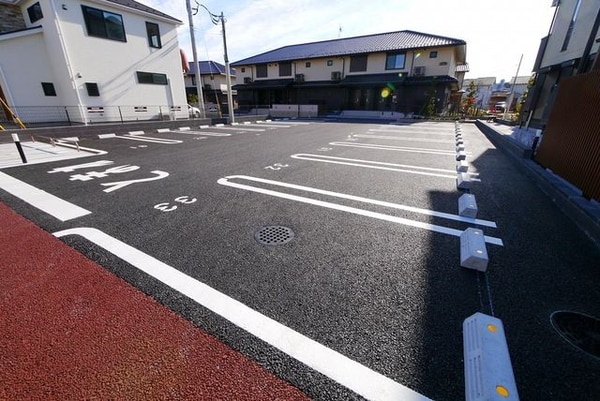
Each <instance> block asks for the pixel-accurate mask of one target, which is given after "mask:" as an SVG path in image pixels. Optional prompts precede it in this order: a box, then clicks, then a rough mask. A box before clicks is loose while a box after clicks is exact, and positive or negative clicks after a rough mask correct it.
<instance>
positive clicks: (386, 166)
mask: <svg viewBox="0 0 600 401" xmlns="http://www.w3.org/2000/svg"><path fill="white" fill-rule="evenodd" d="M290 157H291V158H292V159H301V160H311V161H316V162H323V163H334V164H344V165H347V166H357V167H366V168H374V169H380V170H389V171H400V172H408V173H414V174H419V173H421V172H419V171H414V170H426V171H437V172H439V173H448V174H452V175H443V174H441V175H436V174H427V173H422V174H425V175H434V176H439V177H447V178H454V179H456V170H446V169H441V168H432V167H421V166H411V165H408V164H396V163H385V162H378V161H373V160H361V159H348V158H346V157H335V156H325V155H312V154H309V153H298V154H295V155H292V156H290ZM380 166H381V167H380ZM396 167H404V168H409V169H412V170H403V169H398V168H396ZM467 174H469V175H470V176H478V175H479V174H478V173H467Z"/></svg>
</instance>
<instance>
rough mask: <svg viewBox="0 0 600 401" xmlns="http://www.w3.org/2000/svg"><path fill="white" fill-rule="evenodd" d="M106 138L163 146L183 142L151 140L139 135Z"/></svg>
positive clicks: (148, 137)
mask: <svg viewBox="0 0 600 401" xmlns="http://www.w3.org/2000/svg"><path fill="white" fill-rule="evenodd" d="M108 138H118V139H127V140H130V141H139V142H150V143H161V144H163V145H173V144H177V143H183V141H178V140H176V139H166V138H153V137H150V136H141V135H134V136H127V135H116V136H113V137H108Z"/></svg>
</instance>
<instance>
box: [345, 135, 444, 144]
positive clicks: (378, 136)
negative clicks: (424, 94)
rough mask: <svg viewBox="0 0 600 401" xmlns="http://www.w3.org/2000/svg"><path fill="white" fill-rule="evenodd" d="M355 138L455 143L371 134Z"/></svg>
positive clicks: (442, 141) (442, 140)
mask: <svg viewBox="0 0 600 401" xmlns="http://www.w3.org/2000/svg"><path fill="white" fill-rule="evenodd" d="M352 136H353V137H355V138H373V139H389V140H392V141H415V142H433V143H455V141H447V140H444V139H431V138H409V137H405V136H388V135H371V134H354V135H352Z"/></svg>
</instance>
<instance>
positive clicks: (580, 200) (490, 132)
mask: <svg viewBox="0 0 600 401" xmlns="http://www.w3.org/2000/svg"><path fill="white" fill-rule="evenodd" d="M476 125H477V127H478V128H479V129H480V130H481V131H482V132H483V133H484V134H485V135H486V136H487V137H488V139H489V140H490V141H491V142H492V143H493V144H494V145H496V147H498V148H500V149H501V150H503V151H504V152H506V153H507V154H508V155H509V156H510V157H512V159H513V160H514V161H515V162H516V163H518V164H519V168H521V170H522V171H523V173H524V174H525V175H527V176H529V177H530V178H531V179H532V180H534V181H535V182H536V184H537V185H538V186H539V187H540V189H541V190H542V191H544V193H546V195H548V197H550V199H552V201H553V202H554V203H556V205H557V206H558V207H559V208H560V209H561V210H562V211H563V213H565V214H566V215H567V216H569V217H570V218H571V219H572V220H573V221H574V222H575V224H577V225H578V226H579V228H580V229H581V230H582V231H583V232H584V233H585V234H586V235H587V236H588V237H589V238H590V239H591V240H592V241H593V242H594V243H595V244H596V246H598V247H600V203H598V202H596V201H594V200H591V201H590V200H588V199H585V198H584V197H583V196H582V194H581V191H580V190H579V189H578V188H577V187H575V186H574V185H572V184H571V183H569V182H568V181H566V180H564V179H562V178H561V177H559V176H557V175H556V174H554V173H553V172H552V171H550V170H547V169H544V168H543V167H542V166H540V165H539V164H537V163H536V162H535V161H533V160H532V158H531V155H532V152H531V146H532V144H533V139H534V138H535V135H536V130H532V129H530V130H525V129H521V128H519V127H511V126H508V125H504V124H498V123H488V122H483V121H481V120H478V121H477V122H476Z"/></svg>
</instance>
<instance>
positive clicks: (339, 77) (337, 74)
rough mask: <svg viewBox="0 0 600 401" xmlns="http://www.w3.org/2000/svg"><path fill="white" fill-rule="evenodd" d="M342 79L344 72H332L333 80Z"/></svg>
mask: <svg viewBox="0 0 600 401" xmlns="http://www.w3.org/2000/svg"><path fill="white" fill-rule="evenodd" d="M341 79H342V73H341V72H340V71H333V72H332V73H331V80H332V81H340V80H341Z"/></svg>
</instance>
